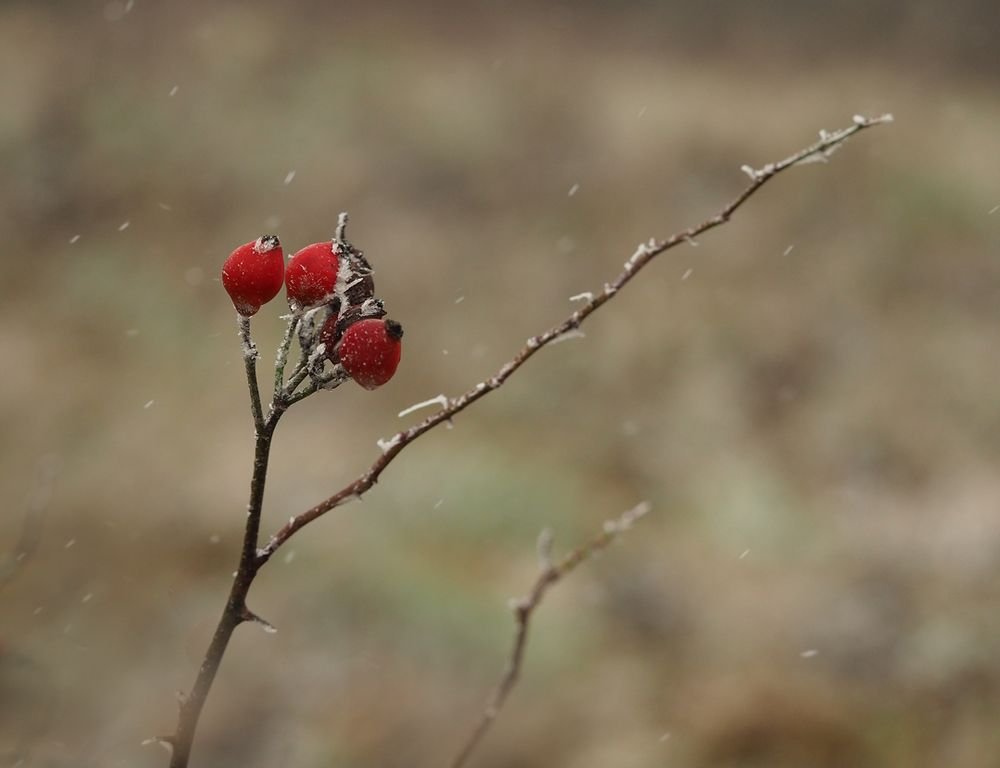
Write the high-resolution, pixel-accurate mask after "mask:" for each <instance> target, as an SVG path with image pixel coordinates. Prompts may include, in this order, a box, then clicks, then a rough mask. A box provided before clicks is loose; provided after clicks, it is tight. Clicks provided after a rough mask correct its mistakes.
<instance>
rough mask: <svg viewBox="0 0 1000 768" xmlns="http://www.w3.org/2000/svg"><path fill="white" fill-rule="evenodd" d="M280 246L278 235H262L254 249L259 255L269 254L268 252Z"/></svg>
mask: <svg viewBox="0 0 1000 768" xmlns="http://www.w3.org/2000/svg"><path fill="white" fill-rule="evenodd" d="M280 245H281V241H280V240H278V236H277V235H261V236H260V237H258V238H257V242H256V243H254V246H253V247H254V250H255V251H257V253H267V252H268V251H273V250H274V249H275V248H277V247H278V246H280Z"/></svg>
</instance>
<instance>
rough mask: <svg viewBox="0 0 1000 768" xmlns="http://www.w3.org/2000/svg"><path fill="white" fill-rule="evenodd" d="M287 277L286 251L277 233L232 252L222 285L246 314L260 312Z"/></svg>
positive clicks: (223, 269)
mask: <svg viewBox="0 0 1000 768" xmlns="http://www.w3.org/2000/svg"><path fill="white" fill-rule="evenodd" d="M284 277H285V254H284V253H283V252H282V250H281V243H280V242H278V238H277V237H276V236H275V235H262V236H260V237H258V238H257V239H256V240H254V241H253V242H252V243H245V244H244V245H241V246H240V247H239V248H237V249H236V250H235V251H233V252H232V253H231V254H229V258H228V259H226V263H225V264H223V265H222V285H223V286H225V289H226V292H227V293H228V294H229V298H231V299H232V300H233V306H235V307H236V311H237V312H239V313H240V314H241V315H243V316H244V317H250V316H251V315H255V314H257V311H258V310H259V309H260V308H261V306H262V305H264V304H267V302H269V301H270V300H271V299H273V298H274V297H275V296H277V295H278V291H280V290H281V285H282V282H283V280H284Z"/></svg>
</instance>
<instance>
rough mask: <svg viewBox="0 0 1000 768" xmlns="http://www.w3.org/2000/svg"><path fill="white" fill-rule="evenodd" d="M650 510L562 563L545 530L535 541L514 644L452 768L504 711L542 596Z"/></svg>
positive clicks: (514, 603)
mask: <svg viewBox="0 0 1000 768" xmlns="http://www.w3.org/2000/svg"><path fill="white" fill-rule="evenodd" d="M649 509H650V506H649V503H648V502H645V501H644V502H642V503H641V504H639V505H638V506H636V507H634V508H633V509H630V510H629V511H628V512H626V513H625V514H623V515H622V516H621V517H619V518H618V519H617V520H609V521H608V522H606V523H605V524H604V529H603V530H602V531H601V533H600V534H599V535H598V536H595V537H594V538H593V539H591V540H590V541H588V542H587V543H586V544H584V545H583V546H582V547H580V548H579V549H575V550H573V551H572V552H570V553H569V554H568V555H567V556H566V557H564V558H563V559H562V560H560V561H558V562H557V563H554V564H553V563H552V559H551V550H552V536H551V533H550V532H549V531H548V530H544V531H542V534H541V535H540V536H539V537H538V554H539V561H540V565H541V573H539V574H538V578H537V579H536V580H535V584H534V586H533V587H532V588H531V591H530V592H529V593H528V594H527V595H526V596H525V597H521V598H517V599H514V600H511V603H510V607H511V610H512V611H513V612H514V621H515V622H516V628H515V631H514V643H513V645H512V646H511V650H510V655H509V656H508V658H507V666H506V668H505V669H504V672H503V675H502V677H501V678H500V682H499V683H498V684H497V687H496V688H495V689H494V691H493V694H492V695H491V696H490V700H489V702H488V703H487V704H486V709H484V710H483V713H482V715H480V717H479V722H478V723H476V727H475V728H473V729H472V731H471V732H470V733H469V736H468V737H467V738H466V740H465V743H464V744H463V745H462V748H461V749H460V750H459V751H458V754H457V755H455V757H454V759H453V760H452V761H451V764H450V765H451V768H461V766H463V765H465V763H466V761H467V760H468V759H469V756H470V755H471V754H472V752H473V751H474V750H475V749H476V747H477V746H478V745H479V743H480V741H482V739H483V737H484V736H485V735H486V732H487V731H488V730H489V729H490V726H491V725H493V721H494V720H496V718H497V715H499V714H500V709H501V708H502V707H503V705H504V702H505V701H507V697H508V696H509V695H510V692H511V691H512V690H513V689H514V686H515V685H517V680H518V677H519V676H520V674H521V666H522V664H523V663H524V651H525V648H526V647H527V644H528V626H529V624H530V623H531V617H532V614H534V612H535V609H537V608H538V606H539V605H540V604H541V602H542V598H543V597H545V593H546V592H547V591H548V590H549V588H550V587H552V586H553V585H554V584H555V583H556V582H558V581H559V580H560V579H562V578H563V577H564V576H566V575H567V574H568V573H569V572H570V571H572V570H573V569H574V568H576V567H577V566H578V565H580V564H581V563H583V562H586V561H587V560H589V559H590V557H591V556H592V555H593V554H594V553H595V552H597V551H598V550H601V549H604V548H605V547H607V546H608V545H609V544H611V542H612V541H614V540H615V538H617V537H618V535H619V534H620V533H623V532H624V531H627V530H628V529H629V528H631V527H632V525H633V524H634V523H635V521H636V520H638V519H639V518H641V517H642V516H643V515H645V514H646V513H647V512H649Z"/></svg>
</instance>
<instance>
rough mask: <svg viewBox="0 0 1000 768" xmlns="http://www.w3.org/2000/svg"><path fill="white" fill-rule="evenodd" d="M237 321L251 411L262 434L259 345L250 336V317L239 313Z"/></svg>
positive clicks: (258, 430) (254, 422)
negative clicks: (258, 371) (258, 372)
mask: <svg viewBox="0 0 1000 768" xmlns="http://www.w3.org/2000/svg"><path fill="white" fill-rule="evenodd" d="M236 321H237V323H238V324H239V328H240V343H241V344H242V346H243V363H244V365H245V366H246V369H247V386H248V387H249V388H250V411H251V412H252V413H253V425H254V428H255V429H256V430H257V433H258V434H260V431H261V430H262V429H263V428H264V412H263V410H262V408H261V405H260V389H259V388H258V386H257V357H258V355H257V346H256V345H255V344H254V343H253V339H252V338H251V336H250V318H249V317H243V315H237V317H236Z"/></svg>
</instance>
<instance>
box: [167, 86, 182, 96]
mask: <svg viewBox="0 0 1000 768" xmlns="http://www.w3.org/2000/svg"><path fill="white" fill-rule="evenodd" d="M180 89H181V87H180V86H179V85H175V86H174V87H173V88H171V89H170V95H171V96H176V95H177V91H179V90H180Z"/></svg>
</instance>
